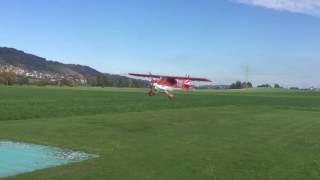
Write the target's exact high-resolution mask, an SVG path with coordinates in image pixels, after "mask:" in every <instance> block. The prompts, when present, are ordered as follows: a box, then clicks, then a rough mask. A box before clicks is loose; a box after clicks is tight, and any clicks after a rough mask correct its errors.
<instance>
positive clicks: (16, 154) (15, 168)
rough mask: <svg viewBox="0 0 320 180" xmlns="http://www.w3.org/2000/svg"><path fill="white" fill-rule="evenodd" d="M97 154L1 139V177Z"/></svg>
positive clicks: (84, 158) (93, 156)
mask: <svg viewBox="0 0 320 180" xmlns="http://www.w3.org/2000/svg"><path fill="white" fill-rule="evenodd" d="M95 157H97V155H92V154H87V153H84V152H79V151H72V150H67V149H61V148H57V147H49V146H42V145H35V144H27V143H20V142H13V141H7V140H3V141H1V140H0V177H6V176H13V175H17V174H19V173H24V172H31V171H35V170H39V169H43V168H48V167H54V166H59V165H63V164H67V163H72V162H79V161H83V160H87V159H90V158H95Z"/></svg>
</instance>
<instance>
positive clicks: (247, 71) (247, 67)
mask: <svg viewBox="0 0 320 180" xmlns="http://www.w3.org/2000/svg"><path fill="white" fill-rule="evenodd" d="M248 82H249V66H248V65H247V66H246V83H248Z"/></svg>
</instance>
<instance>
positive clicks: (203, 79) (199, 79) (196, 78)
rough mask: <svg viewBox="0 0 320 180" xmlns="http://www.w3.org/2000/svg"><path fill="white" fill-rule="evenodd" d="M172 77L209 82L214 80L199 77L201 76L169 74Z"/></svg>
mask: <svg viewBox="0 0 320 180" xmlns="http://www.w3.org/2000/svg"><path fill="white" fill-rule="evenodd" d="M167 77H170V78H174V79H181V80H190V81H207V82H212V81H211V80H210V79H207V78H199V77H188V76H186V77H183V76H167Z"/></svg>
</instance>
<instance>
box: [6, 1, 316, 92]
mask: <svg viewBox="0 0 320 180" xmlns="http://www.w3.org/2000/svg"><path fill="white" fill-rule="evenodd" d="M0 22H1V23H0V46H7V47H14V48H17V49H20V50H23V51H25V52H29V53H33V54H36V55H39V56H42V57H45V58H47V59H50V60H56V61H61V62H64V63H75V64H84V65H89V66H92V67H93V68H96V69H98V70H99V71H102V72H109V73H117V74H126V73H127V72H153V73H162V74H178V75H185V74H191V75H194V76H207V77H209V78H210V79H212V80H213V81H214V83H216V84H227V83H231V82H233V81H235V80H245V68H246V66H248V67H249V79H250V81H252V82H253V83H254V84H255V85H258V84H261V83H271V84H273V83H280V84H281V85H283V86H300V87H309V86H317V87H320V81H319V77H320V71H319V67H320V35H319V34H320V1H319V0H312V1H311V0H299V1H298V0H152V1H150V0H121V1H118V0H92V1H87V0H55V1H52V0H28V1H25V0H1V1H0Z"/></svg>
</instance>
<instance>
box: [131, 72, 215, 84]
mask: <svg viewBox="0 0 320 180" xmlns="http://www.w3.org/2000/svg"><path fill="white" fill-rule="evenodd" d="M129 75H131V76H137V77H150V78H173V79H180V80H190V81H207V82H211V80H209V79H207V78H198V77H188V76H185V77H184V76H168V75H154V74H136V73H129Z"/></svg>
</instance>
